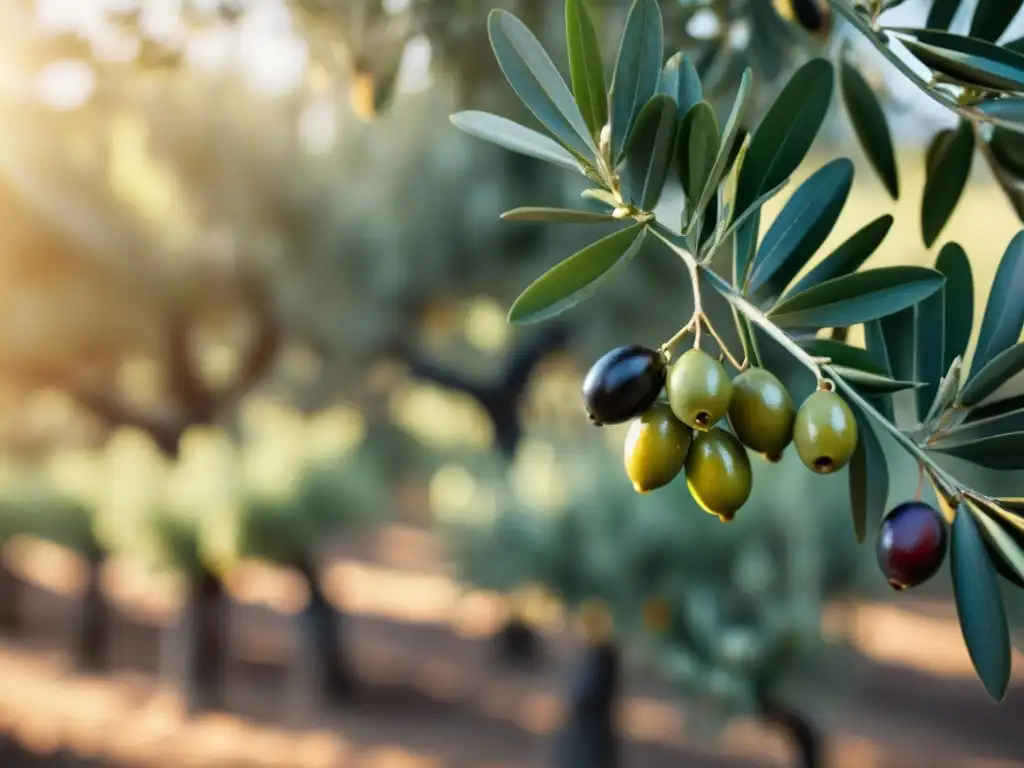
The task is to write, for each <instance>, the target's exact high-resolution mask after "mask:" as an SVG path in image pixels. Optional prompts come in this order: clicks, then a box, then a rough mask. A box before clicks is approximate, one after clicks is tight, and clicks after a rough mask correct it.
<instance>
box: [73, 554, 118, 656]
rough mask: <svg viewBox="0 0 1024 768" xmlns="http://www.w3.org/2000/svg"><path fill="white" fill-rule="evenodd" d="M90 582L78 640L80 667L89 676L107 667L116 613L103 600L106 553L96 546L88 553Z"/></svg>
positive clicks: (86, 590) (84, 601) (83, 600)
mask: <svg viewBox="0 0 1024 768" xmlns="http://www.w3.org/2000/svg"><path fill="white" fill-rule="evenodd" d="M86 556H87V558H88V563H87V567H88V580H87V583H86V587H85V594H84V595H83V596H82V605H81V615H80V616H81V618H80V622H81V623H80V625H79V638H78V667H79V669H81V670H82V671H85V672H101V671H103V670H104V668H105V667H106V653H107V644H108V642H109V639H110V635H111V631H110V630H111V627H110V624H111V621H113V615H112V611H111V610H110V606H108V605H107V601H106V600H105V599H104V597H103V588H102V584H101V582H100V575H101V573H102V570H103V560H104V558H103V552H102V550H101V549H100V548H99V546H97V545H95V544H93V545H91V546H90V547H89V549H88V551H87V552H86Z"/></svg>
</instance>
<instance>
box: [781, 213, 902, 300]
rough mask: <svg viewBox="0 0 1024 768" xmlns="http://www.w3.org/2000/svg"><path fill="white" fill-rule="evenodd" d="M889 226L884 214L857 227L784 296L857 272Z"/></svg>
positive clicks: (886, 216)
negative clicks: (857, 228)
mask: <svg viewBox="0 0 1024 768" xmlns="http://www.w3.org/2000/svg"><path fill="white" fill-rule="evenodd" d="M892 223H893V218H892V216H890V215H889V214H885V215H883V216H879V217H878V218H877V219H875V220H874V221H872V222H871V223H869V224H866V225H864V226H863V227H861V228H860V229H859V230H857V231H856V232H854V233H853V234H852V235H851V236H850V237H849V238H847V239H846V240H845V241H844V242H842V243H841V244H840V245H839V246H837V247H836V249H835V250H834V251H832V253H830V254H829V255H828V256H826V257H825V258H824V259H822V260H821V262H820V263H819V264H818V265H817V266H815V267H814V268H813V269H812V270H811V271H810V272H808V273H807V274H806V275H804V277H802V278H800V280H798V281H797V282H796V284H795V285H793V286H791V287H790V288H789V289H788V290H787V291H786V293H785V295H786V296H790V295H793V294H796V293H801V292H802V291H805V290H807V289H808V288H810V287H812V286H815V285H818V283H823V282H825V281H826V280H831V279H832V278H834V277H842V276H843V275H848V274H850V273H851V272H855V271H856V270H858V269H860V267H861V265H862V264H863V263H864V262H865V261H867V260H868V258H869V257H870V256H871V254H873V253H874V252H875V251H877V250H878V247H879V246H880V245H881V244H882V241H883V240H885V237H886V235H888V234H889V230H890V229H892Z"/></svg>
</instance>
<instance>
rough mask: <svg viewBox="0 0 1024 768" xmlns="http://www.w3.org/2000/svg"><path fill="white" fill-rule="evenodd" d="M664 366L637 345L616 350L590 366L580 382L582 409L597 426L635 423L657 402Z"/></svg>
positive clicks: (654, 353)
mask: <svg viewBox="0 0 1024 768" xmlns="http://www.w3.org/2000/svg"><path fill="white" fill-rule="evenodd" d="M664 386H665V362H664V360H662V358H661V355H660V354H658V352H657V351H655V350H653V349H648V348H647V347H642V346H640V345H638V344H628V345H626V346H624V347H617V348H616V349H613V350H611V351H610V352H608V353H606V354H605V355H604V356H603V357H601V359H600V360H598V361H597V362H596V363H594V365H593V366H591V368H590V371H588V372H587V377H586V378H585V379H584V380H583V405H584V407H585V408H586V409H587V415H588V416H589V417H590V420H591V421H592V422H594V424H596V425H597V426H601V425H602V424H621V423H623V422H626V421H629V420H630V419H634V418H636V417H637V416H639V415H640V414H642V413H643V412H644V411H646V410H647V409H648V408H650V407H651V406H652V405H653V404H654V401H655V400H657V399H658V394H659V393H660V392H661V390H662V387H664Z"/></svg>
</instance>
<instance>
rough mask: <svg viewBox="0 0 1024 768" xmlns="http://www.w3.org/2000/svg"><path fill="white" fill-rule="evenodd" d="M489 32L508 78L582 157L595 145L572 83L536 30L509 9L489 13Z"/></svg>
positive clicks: (548, 125)
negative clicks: (570, 84)
mask: <svg viewBox="0 0 1024 768" xmlns="http://www.w3.org/2000/svg"><path fill="white" fill-rule="evenodd" d="M487 33H488V35H489V36H490V39H491V48H493V49H494V55H495V57H496V58H497V59H498V64H499V66H500V67H501V71H502V72H503V73H504V74H505V79H506V80H508V82H509V85H511V86H512V89H513V90H514V91H515V92H516V94H517V95H518V96H519V98H520V99H522V101H523V104H525V105H526V106H527V108H529V110H530V111H531V112H533V114H534V116H535V117H536V118H537V119H538V120H540V122H541V124H542V125H543V126H544V127H545V128H547V129H548V130H549V131H551V133H552V134H553V135H554V136H555V138H557V139H558V140H559V141H561V142H562V143H563V144H565V145H566V146H567V147H569V148H571V149H572V150H574V151H575V152H577V153H579V155H580V156H582V157H593V156H594V153H595V152H596V145H595V144H594V140H593V138H592V137H591V136H590V131H589V129H588V128H587V124H586V122H585V121H584V119H583V115H581V114H580V109H579V107H578V106H576V101H575V100H574V99H573V96H572V93H571V92H570V91H569V87H568V86H567V85H566V84H565V81H564V80H563V79H562V76H561V75H560V74H559V73H558V69H556V68H555V64H554V62H553V61H551V57H550V56H548V54H547V51H545V50H544V47H543V46H542V45H541V44H540V42H539V41H538V40H537V38H536V37H534V36H533V33H532V32H530V30H529V29H527V28H526V25H525V24H523V22H521V21H520V20H519V19H517V18H516V17H515V16H513V15H512V14H511V13H509V12H508V11H503V10H500V9H495V10H493V11H491V13H490V15H489V16H488V17H487Z"/></svg>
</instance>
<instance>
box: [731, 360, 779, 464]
mask: <svg viewBox="0 0 1024 768" xmlns="http://www.w3.org/2000/svg"><path fill="white" fill-rule="evenodd" d="M795 420H796V404H794V403H793V398H792V397H790V396H789V392H787V391H786V388H785V387H784V386H783V385H782V382H781V381H779V379H778V378H777V377H776V376H775V375H774V374H773V373H772V372H771V371H767V370H765V369H764V368H750V369H748V370H746V371H743V372H742V373H740V374H739V375H738V376H736V378H734V379H733V380H732V399H731V400H730V402H729V426H731V427H732V431H733V432H734V433H735V435H736V437H738V438H739V439H740V442H741V443H743V444H744V445H745V446H747V447H748V448H750V450H752V451H757V452H758V453H761V454H764V455H765V456H766V457H767V458H768V460H769V461H772V462H773V463H774V462H775V461H778V460H779V459H780V458H781V457H782V452H783V451H784V450H785V449H786V446H787V445H789V443H790V441H791V440H792V439H793V422H794V421H795Z"/></svg>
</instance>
